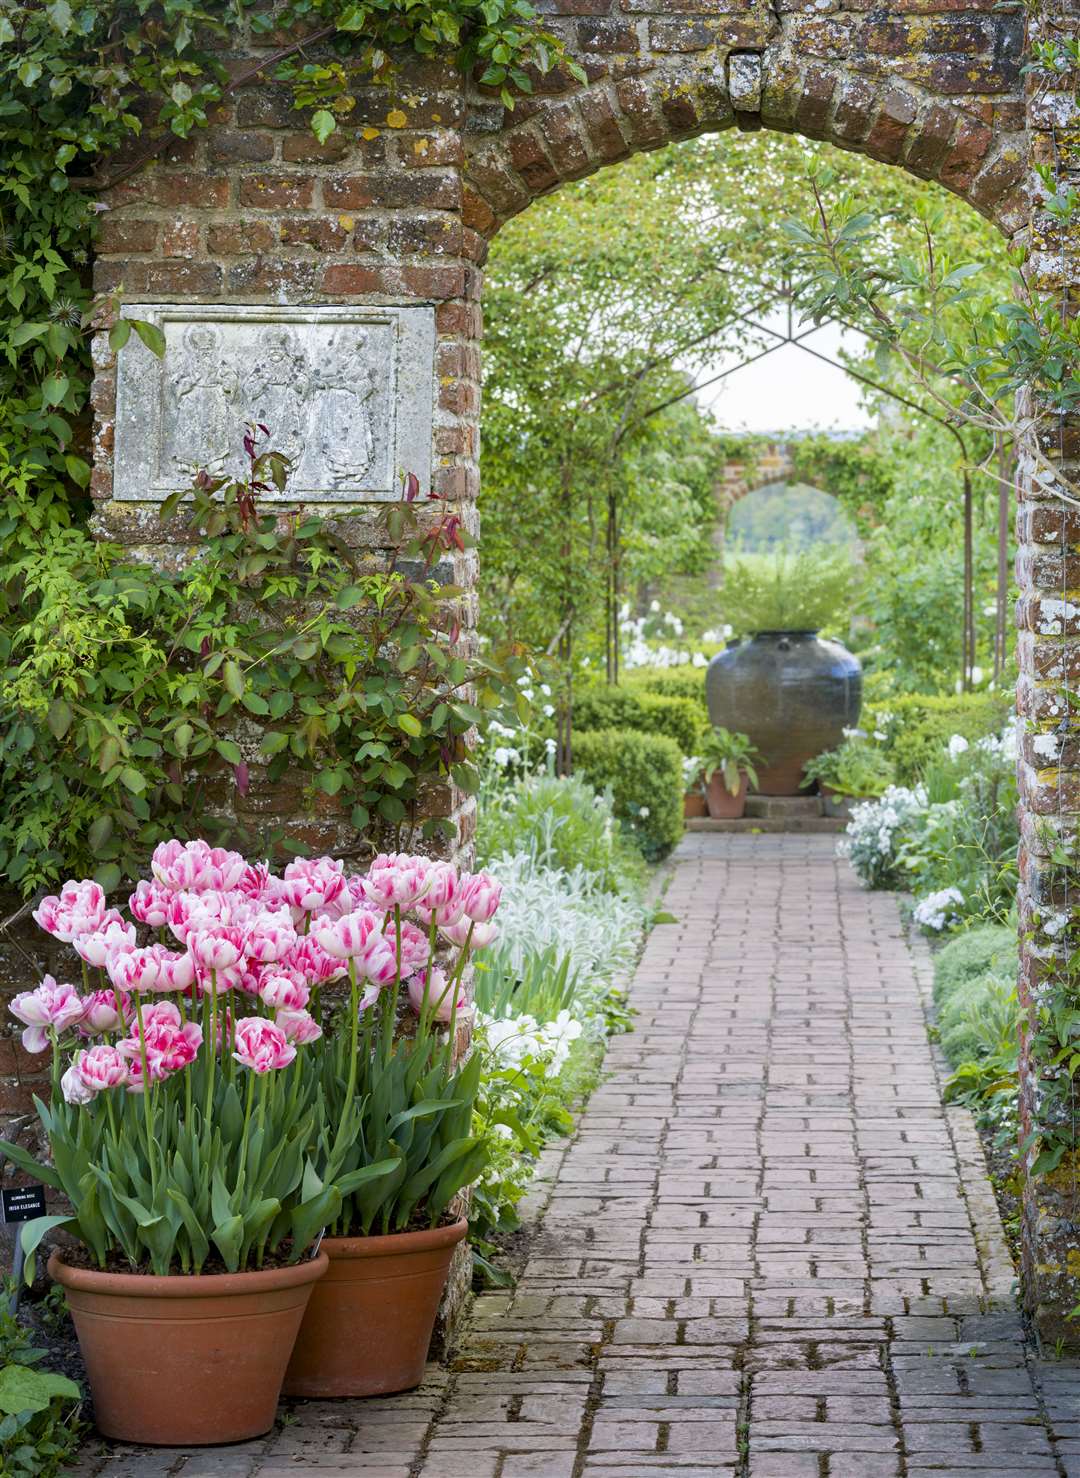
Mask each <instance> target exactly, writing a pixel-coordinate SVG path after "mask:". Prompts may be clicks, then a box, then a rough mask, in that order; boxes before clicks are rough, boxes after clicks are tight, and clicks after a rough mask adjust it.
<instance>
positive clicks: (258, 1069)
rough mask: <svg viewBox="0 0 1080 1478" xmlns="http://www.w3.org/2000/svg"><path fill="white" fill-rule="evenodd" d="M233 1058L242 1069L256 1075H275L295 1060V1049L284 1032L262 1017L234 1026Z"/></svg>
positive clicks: (250, 1017)
mask: <svg viewBox="0 0 1080 1478" xmlns="http://www.w3.org/2000/svg"><path fill="white" fill-rule="evenodd" d="M233 1042H234V1047H233V1056H234V1057H235V1058H236V1060H237V1062H238V1063H239V1064H240V1066H241V1067H248V1068H250V1069H251V1070H252V1072H255V1073H269V1072H275V1071H277V1070H278V1069H279V1068H283V1067H288V1065H289V1063H290V1062H292V1060H293V1058H294V1057H295V1056H296V1048H295V1047H294V1046H293V1044H292V1043H291V1042H290V1041H289V1039H288V1037H286V1035H285V1032H284V1031H283V1030H282V1028H281V1027H280V1026H278V1024H277V1023H276V1022H274V1021H267V1019H266V1017H265V1016H245V1017H243V1018H241V1020H240V1021H238V1022H237V1023H236V1030H235V1032H234V1033H233Z"/></svg>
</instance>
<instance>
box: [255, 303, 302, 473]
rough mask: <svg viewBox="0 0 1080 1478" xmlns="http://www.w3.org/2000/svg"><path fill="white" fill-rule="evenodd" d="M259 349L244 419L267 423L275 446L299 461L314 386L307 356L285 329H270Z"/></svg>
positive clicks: (294, 337) (293, 459) (294, 460)
mask: <svg viewBox="0 0 1080 1478" xmlns="http://www.w3.org/2000/svg"><path fill="white" fill-rule="evenodd" d="M260 348H261V352H260V353H259V357H258V358H257V359H256V361H255V366H254V368H253V369H252V371H251V373H250V374H249V375H248V377H247V379H246V380H245V381H244V410H245V417H244V418H245V420H251V421H259V422H261V423H262V424H263V425H264V426H268V427H269V428H270V439H271V442H272V444H273V446H274V448H275V449H276V450H277V451H280V452H284V453H285V455H286V456H287V457H290V458H291V459H292V461H293V462H294V463H296V462H298V461H299V460H300V457H301V456H302V455H303V451H304V442H305V440H306V434H307V429H308V417H309V415H310V397H311V393H312V389H313V385H312V375H311V371H310V369H309V368H308V362H307V356H306V354H305V353H304V351H303V350H302V349H301V348H300V345H299V344H298V342H297V340H296V336H295V335H294V334H292V333H291V332H290V331H289V330H288V329H286V328H274V329H270V330H269V331H268V332H267V333H266V335H265V337H264V338H263V340H262V344H261V346H260Z"/></svg>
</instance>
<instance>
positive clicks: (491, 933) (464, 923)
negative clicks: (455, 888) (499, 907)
mask: <svg viewBox="0 0 1080 1478" xmlns="http://www.w3.org/2000/svg"><path fill="white" fill-rule="evenodd" d="M470 929H471V930H472V934H471V936H470V933H469V930H470ZM498 932H499V929H498V926H497V925H496V924H491V923H487V924H474V923H473V922H472V920H471V919H469V918H467V917H462V918H460V919H459V920H458V921H457V923H456V924H449V925H447V926H446V927H445V928H443V929H441V930H440V933H441V934H442V935H443V938H444V939H448V940H449V941H450V943H451V944H456V945H458V946H460V947H461V948H462V949H464V947H465V944H466V943H468V945H469V948H470V949H484V948H486V947H487V945H489V944H490V943H491V942H492V940H493V939H495V938H496V936H497V935H498Z"/></svg>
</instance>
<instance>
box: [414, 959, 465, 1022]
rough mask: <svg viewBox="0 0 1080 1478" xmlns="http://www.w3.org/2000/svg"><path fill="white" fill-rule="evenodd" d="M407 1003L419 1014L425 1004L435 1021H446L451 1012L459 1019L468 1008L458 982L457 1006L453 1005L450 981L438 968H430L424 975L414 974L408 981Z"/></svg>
mask: <svg viewBox="0 0 1080 1478" xmlns="http://www.w3.org/2000/svg"><path fill="white" fill-rule="evenodd" d="M408 991H409V1005H410V1006H411V1007H412V1008H413V1010H414V1011H415V1012H416V1014H417V1016H419V1015H420V1012H421V1010H423V1009H424V1007H425V1006H426V1007H427V1009H428V1010H429V1011H431V1013H432V1019H433V1020H435V1021H443V1022H448V1021H449V1020H450V1016H451V1013H454V1014H456V1016H457V1017H458V1019H459V1020H460V1018H461V1016H462V1014H463V1013H464V1012H465V1011H466V1010H467V1009H468V1005H469V1001H468V997H467V996H466V994H465V992H464V990H463V989H462V987H461V985H460V984H459V985H458V987H457V1006H456V1009H455V1006H454V992H453V991H452V990H451V989H450V982H449V981H448V980H447V978H446V972H445V971H443V970H440V969H438V968H436V969H434V970H431V971H430V972H429V973H428V974H426V975H416V976H414V977H413V979H412V980H410V981H409V985H408Z"/></svg>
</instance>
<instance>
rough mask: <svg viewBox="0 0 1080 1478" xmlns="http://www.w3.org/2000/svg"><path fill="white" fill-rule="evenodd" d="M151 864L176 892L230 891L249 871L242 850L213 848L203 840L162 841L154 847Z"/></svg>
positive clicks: (158, 876) (165, 883) (155, 871)
mask: <svg viewBox="0 0 1080 1478" xmlns="http://www.w3.org/2000/svg"><path fill="white" fill-rule="evenodd" d="M150 866H151V869H152V871H153V874H154V876H155V877H156V878H157V880H158V882H159V883H162V884H164V886H165V887H166V888H169V889H170V890H171V891H172V892H174V893H182V892H189V893H205V892H206V891H207V890H208V889H214V890H216V891H221V892H227V891H228V890H229V889H230V888H235V887H236V885H237V883H239V881H240V879H241V878H242V877H243V876H244V873H245V872H246V870H247V863H246V861H245V860H244V858H243V857H241V856H240V854H239V852H228V851H226V850H225V848H224V847H211V846H210V845H209V843H207V842H204V841H202V840H198V841H194V842H178V841H171V842H162V843H161V844H160V845H159V846H157V847H155V848H154V855H153V857H152V858H151V859H150Z"/></svg>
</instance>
